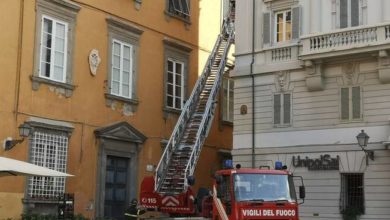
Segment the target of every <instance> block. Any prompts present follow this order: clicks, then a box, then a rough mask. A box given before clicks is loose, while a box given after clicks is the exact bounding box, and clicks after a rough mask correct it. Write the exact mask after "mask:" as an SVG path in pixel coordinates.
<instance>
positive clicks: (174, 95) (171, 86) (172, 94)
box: [166, 59, 184, 110]
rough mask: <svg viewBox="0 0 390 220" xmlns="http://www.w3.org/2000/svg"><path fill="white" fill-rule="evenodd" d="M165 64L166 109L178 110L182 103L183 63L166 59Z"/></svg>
mask: <svg viewBox="0 0 390 220" xmlns="http://www.w3.org/2000/svg"><path fill="white" fill-rule="evenodd" d="M167 64H168V66H167V71H168V72H167V85H166V86H167V91H166V102H167V107H169V108H173V109H178V110H180V109H181V108H182V106H183V101H184V75H183V74H184V63H183V62H179V61H176V60H173V59H168V61H167Z"/></svg>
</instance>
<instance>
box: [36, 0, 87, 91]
mask: <svg viewBox="0 0 390 220" xmlns="http://www.w3.org/2000/svg"><path fill="white" fill-rule="evenodd" d="M80 9H81V7H80V6H79V5H78V4H75V3H72V2H69V1H59V0H37V3H36V21H35V27H36V31H35V51H34V67H33V73H32V75H31V81H32V89H33V90H35V91H37V90H38V89H39V87H40V84H48V85H50V86H54V87H57V88H59V89H60V90H58V91H60V92H61V93H62V94H63V95H65V96H66V97H70V96H72V93H73V90H74V89H75V85H73V75H74V71H73V50H74V41H75V40H74V39H75V29H76V19H77V14H78V12H79V11H80ZM44 16H47V17H50V18H53V19H56V20H58V21H61V22H64V23H66V24H67V26H68V31H67V51H66V54H67V58H66V64H65V67H66V73H65V74H66V76H65V82H58V81H54V80H51V79H47V78H43V77H41V76H39V68H40V57H41V46H40V44H41V36H42V19H43V17H44Z"/></svg>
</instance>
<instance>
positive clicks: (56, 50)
mask: <svg viewBox="0 0 390 220" xmlns="http://www.w3.org/2000/svg"><path fill="white" fill-rule="evenodd" d="M67 32H68V24H67V23H65V22H62V21H59V20H56V19H54V18H50V17H48V16H43V19H42V29H41V48H40V49H41V57H40V68H39V76H40V77H43V78H47V79H50V80H53V81H58V82H65V75H66V65H65V64H66V58H67V57H66V51H67Z"/></svg>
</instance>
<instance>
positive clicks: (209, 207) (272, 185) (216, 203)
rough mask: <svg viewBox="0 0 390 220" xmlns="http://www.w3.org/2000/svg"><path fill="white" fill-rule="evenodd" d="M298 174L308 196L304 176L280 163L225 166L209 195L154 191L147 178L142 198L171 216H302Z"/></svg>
mask: <svg viewBox="0 0 390 220" xmlns="http://www.w3.org/2000/svg"><path fill="white" fill-rule="evenodd" d="M294 178H299V180H300V183H301V185H300V186H299V187H298V189H299V198H300V199H302V202H303V199H304V198H305V188H304V185H303V180H302V177H296V176H293V175H292V173H291V172H289V171H287V170H285V169H283V166H281V164H280V163H276V166H275V169H270V168H269V167H262V168H259V169H252V168H250V169H249V168H240V166H239V165H237V166H236V169H232V168H230V169H223V170H219V171H217V172H216V174H215V180H214V184H213V190H212V192H210V193H209V194H208V195H205V194H203V195H200V196H199V193H198V196H197V198H196V199H195V197H194V194H193V192H192V190H191V187H189V188H188V190H187V191H186V192H184V193H181V194H179V195H161V194H159V193H156V192H154V190H153V189H154V184H153V178H151V179H149V178H146V179H144V181H143V183H142V185H141V197H140V201H141V204H142V206H143V207H145V208H149V209H155V210H158V211H161V212H164V213H167V214H169V215H170V216H201V217H204V218H212V219H222V220H241V219H267V220H272V219H280V220H298V219H299V217H298V204H299V203H298V199H297V196H296V188H295V186H294Z"/></svg>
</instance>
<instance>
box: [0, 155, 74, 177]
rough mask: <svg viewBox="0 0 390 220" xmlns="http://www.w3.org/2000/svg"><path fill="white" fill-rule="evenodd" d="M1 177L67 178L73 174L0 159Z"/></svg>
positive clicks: (8, 159) (13, 160)
mask: <svg viewBox="0 0 390 220" xmlns="http://www.w3.org/2000/svg"><path fill="white" fill-rule="evenodd" d="M1 176H53V177H66V176H73V175H71V174H67V173H63V172H58V171H55V170H52V169H48V168H46V167H41V166H37V165H34V164H32V163H27V162H24V161H20V160H15V159H10V158H6V157H0V177H1Z"/></svg>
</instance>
